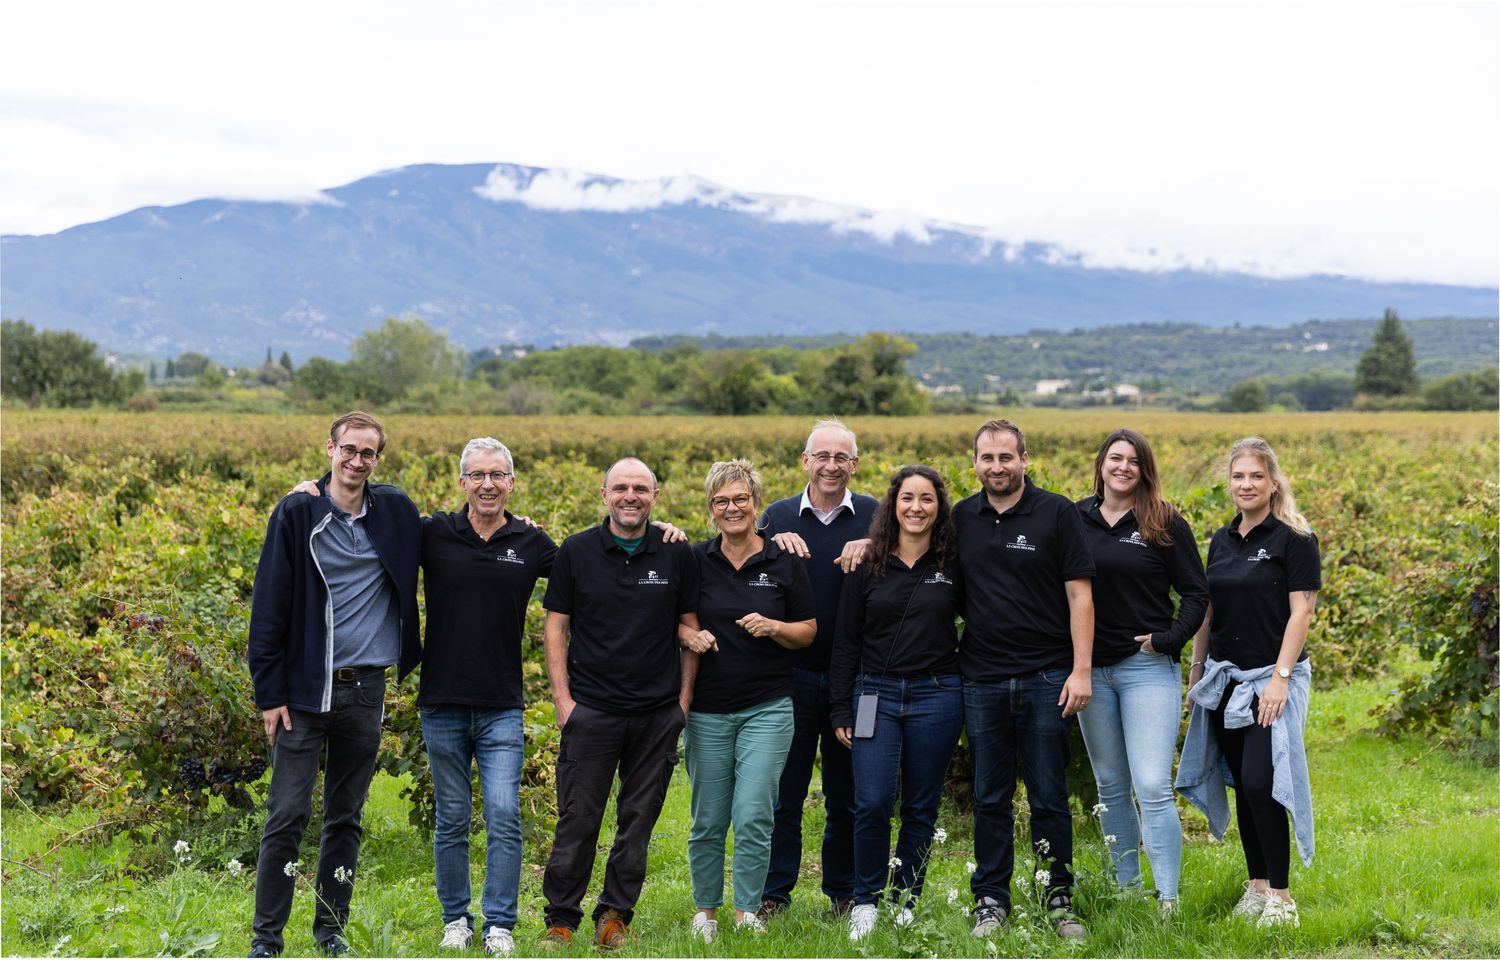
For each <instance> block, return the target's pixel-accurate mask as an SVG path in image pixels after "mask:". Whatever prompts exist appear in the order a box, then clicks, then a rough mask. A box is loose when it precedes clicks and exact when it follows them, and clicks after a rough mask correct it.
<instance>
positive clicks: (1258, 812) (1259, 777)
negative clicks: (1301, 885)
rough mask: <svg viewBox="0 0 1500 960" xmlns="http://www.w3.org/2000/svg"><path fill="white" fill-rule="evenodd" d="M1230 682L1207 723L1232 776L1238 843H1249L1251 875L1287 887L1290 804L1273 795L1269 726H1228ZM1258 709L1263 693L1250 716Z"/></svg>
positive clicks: (1254, 700)
mask: <svg viewBox="0 0 1500 960" xmlns="http://www.w3.org/2000/svg"><path fill="white" fill-rule="evenodd" d="M1233 689H1234V684H1230V685H1229V687H1228V688H1227V689H1225V691H1224V699H1223V700H1221V701H1220V702H1219V709H1217V710H1211V711H1209V714H1208V718H1209V723H1210V724H1211V725H1212V728H1213V732H1214V736H1215V737H1217V738H1218V740H1219V749H1221V750H1223V751H1224V759H1225V760H1227V761H1228V762H1229V772H1230V773H1231V774H1232V775H1233V776H1234V812H1235V816H1236V819H1237V820H1238V822H1239V825H1240V846H1242V847H1244V848H1245V866H1246V867H1247V868H1249V870H1250V879H1252V880H1254V879H1257V878H1262V877H1263V878H1265V879H1266V880H1267V881H1268V882H1269V883H1270V885H1271V887H1272V888H1273V889H1275V890H1285V889H1286V888H1287V876H1288V874H1289V873H1290V870H1291V862H1292V845H1291V835H1290V833H1289V831H1288V829H1287V816H1286V808H1285V807H1283V806H1282V805H1281V804H1279V803H1277V802H1276V799H1275V798H1274V797H1272V796H1271V781H1272V777H1273V772H1272V769H1271V728H1270V727H1263V726H1261V725H1260V724H1258V723H1252V724H1250V726H1248V727H1241V728H1239V729H1238V730H1225V729H1224V707H1225V706H1226V705H1227V704H1228V703H1229V694H1230V691H1232V690H1233ZM1259 709H1260V698H1259V697H1252V698H1251V701H1250V715H1251V716H1255V715H1256V712H1257V711H1258V710H1259Z"/></svg>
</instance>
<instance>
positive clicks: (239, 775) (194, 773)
mask: <svg viewBox="0 0 1500 960" xmlns="http://www.w3.org/2000/svg"><path fill="white" fill-rule="evenodd" d="M177 772H178V775H179V776H181V778H182V784H183V786H185V787H186V788H187V789H189V790H201V789H203V788H204V787H208V786H215V787H226V786H229V785H231V784H235V783H249V782H252V781H254V780H258V779H259V778H260V775H261V774H263V773H265V772H266V761H265V760H263V759H256V760H252V761H250V762H249V763H247V764H245V765H244V766H232V765H230V764H227V763H224V764H221V763H209V764H205V763H204V762H203V761H202V760H182V761H180V762H179V763H178V764H177Z"/></svg>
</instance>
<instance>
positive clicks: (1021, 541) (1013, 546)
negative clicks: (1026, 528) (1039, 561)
mask: <svg viewBox="0 0 1500 960" xmlns="http://www.w3.org/2000/svg"><path fill="white" fill-rule="evenodd" d="M1005 549H1007V550H1027V551H1030V552H1031V553H1035V552H1036V545H1035V544H1031V543H1027V542H1026V534H1024V533H1019V534H1016V538H1015V539H1014V540H1012V541H1011V542H1010V543H1007V544H1006V545H1005Z"/></svg>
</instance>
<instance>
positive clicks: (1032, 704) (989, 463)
mask: <svg viewBox="0 0 1500 960" xmlns="http://www.w3.org/2000/svg"><path fill="white" fill-rule="evenodd" d="M1027 462H1028V457H1027V454H1026V438H1025V437H1024V435H1023V434H1022V433H1021V429H1020V428H1019V427H1017V426H1016V425H1015V424H1014V423H1011V422H1010V421H1009V420H991V421H989V422H987V423H985V424H984V425H983V426H981V427H980V428H979V430H978V431H977V432H976V433H975V435H974V473H975V475H976V476H977V477H978V478H979V481H980V483H981V484H983V486H984V489H983V490H981V491H980V492H978V493H976V494H974V495H973V496H971V497H968V498H966V499H964V500H962V501H960V502H959V503H958V504H957V505H956V506H955V507H954V508H953V520H954V524H955V525H956V527H957V529H958V557H959V569H960V571H961V573H962V576H963V580H964V624H965V626H964V634H963V639H962V640H961V641H960V644H959V669H960V670H961V671H962V673H963V677H964V724H965V727H966V729H967V731H968V734H969V750H970V752H971V756H972V759H973V765H974V859H975V861H976V862H977V864H978V869H977V870H975V872H974V875H973V877H972V879H971V880H970V887H971V889H972V890H973V893H974V899H975V903H976V906H975V910H974V930H973V932H974V935H975V936H977V937H983V936H987V935H988V934H990V933H993V932H994V931H995V930H997V929H999V927H1000V926H1001V925H1002V924H1003V923H1004V922H1005V919H1006V917H1007V916H1008V915H1009V913H1010V905H1011V904H1010V879H1011V873H1012V872H1013V870H1014V866H1015V864H1014V861H1015V852H1014V849H1013V847H1014V824H1013V818H1012V813H1011V799H1012V797H1013V796H1014V795H1015V791H1016V774H1017V772H1018V771H1019V772H1020V773H1021V775H1022V776H1023V777H1024V778H1025V781H1026V799H1027V802H1028V803H1029V804H1030V806H1031V842H1032V844H1033V847H1034V849H1035V851H1036V855H1037V860H1038V864H1039V866H1041V864H1043V863H1044V862H1046V861H1048V860H1050V865H1049V866H1045V867H1042V869H1039V870H1038V871H1037V873H1036V876H1035V877H1034V878H1033V879H1034V882H1035V883H1036V884H1037V885H1038V886H1039V887H1040V888H1041V889H1042V892H1044V893H1045V895H1046V897H1047V904H1048V907H1049V909H1050V910H1051V911H1053V922H1054V925H1055V926H1056V929H1057V932H1058V934H1059V935H1060V936H1063V937H1066V938H1068V939H1082V938H1083V937H1084V935H1085V932H1084V929H1083V926H1082V924H1080V923H1078V921H1077V919H1076V917H1074V916H1073V913H1072V896H1071V888H1072V884H1073V877H1072V873H1071V871H1070V869H1069V868H1070V866H1071V864H1072V862H1073V821H1072V817H1071V816H1070V814H1069V812H1068V783H1067V768H1068V739H1069V728H1070V726H1071V723H1072V720H1071V718H1072V716H1073V715H1074V714H1076V713H1077V712H1078V711H1079V710H1082V709H1083V707H1084V706H1085V705H1086V704H1087V703H1088V701H1089V695H1090V690H1091V677H1090V669H1091V662H1090V661H1091V656H1092V652H1093V642H1094V604H1093V595H1092V590H1091V580H1092V578H1093V576H1094V562H1093V559H1092V557H1091V555H1090V553H1089V548H1088V542H1087V541H1086V540H1085V539H1084V531H1083V523H1082V521H1081V520H1080V519H1079V517H1078V511H1077V509H1076V508H1075V507H1074V506H1073V503H1072V501H1070V500H1068V499H1067V498H1066V497H1063V496H1059V495H1058V494H1055V493H1052V492H1050V491H1047V490H1043V489H1041V488H1040V487H1038V486H1036V485H1035V484H1033V483H1032V482H1031V479H1030V478H1029V477H1027V476H1026V465H1027Z"/></svg>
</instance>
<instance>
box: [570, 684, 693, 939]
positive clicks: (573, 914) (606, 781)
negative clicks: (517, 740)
mask: <svg viewBox="0 0 1500 960" xmlns="http://www.w3.org/2000/svg"><path fill="white" fill-rule="evenodd" d="M683 722H684V717H683V715H682V708H681V707H679V706H678V705H677V703H676V702H675V701H674V702H673V703H671V704H668V705H667V706H665V707H661V708H659V709H657V710H653V711H652V712H650V713H643V714H617V713H605V712H604V711H602V710H595V709H593V708H591V707H586V706H584V705H583V704H581V703H580V704H578V705H576V706H575V707H574V708H573V713H572V715H571V716H569V718H568V723H567V725H566V726H565V727H563V730H562V746H561V748H560V749H559V751H558V757H557V832H556V834H555V835H554V837H553V840H552V855H551V856H550V857H548V858H547V872H546V874H545V875H544V876H543V877H542V895H543V896H544V897H545V898H546V900H547V911H546V923H547V926H549V927H567V928H569V929H572V930H576V929H577V928H578V924H579V921H581V920H582V919H583V911H582V910H581V909H580V905H581V904H582V903H583V897H584V894H585V893H587V892H588V883H589V876H590V874H592V873H593V870H594V851H595V850H596V849H597V847H598V844H599V829H600V827H601V826H602V825H603V822H604V806H605V802H606V801H607V800H608V799H609V790H610V787H611V786H613V785H614V781H615V771H616V770H617V769H618V771H619V775H620V790H619V794H618V795H617V796H616V797H615V817H616V827H615V841H614V845H613V846H612V847H611V848H610V851H609V862H608V864H607V865H606V866H605V870H604V890H603V891H602V892H601V893H600V894H599V902H598V905H597V906H595V908H594V919H595V921H597V920H598V919H599V916H600V914H602V913H603V912H604V911H605V910H608V909H611V908H612V909H615V910H618V911H620V915H621V917H623V918H624V920H625V922H626V923H629V922H630V920H631V917H632V916H633V915H634V911H635V903H636V901H637V900H638V899H640V895H641V886H642V884H644V883H645V881H646V856H647V848H648V845H649V844H650V842H651V830H652V829H653V828H654V827H655V826H656V818H657V817H658V816H660V815H661V807H662V802H663V801H664V800H665V799H666V796H667V785H668V784H669V783H670V782H671V780H672V769H673V767H675V766H676V765H677V739H678V735H679V734H681V733H682V727H683Z"/></svg>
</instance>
